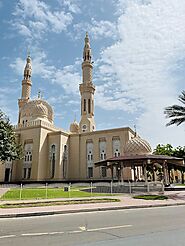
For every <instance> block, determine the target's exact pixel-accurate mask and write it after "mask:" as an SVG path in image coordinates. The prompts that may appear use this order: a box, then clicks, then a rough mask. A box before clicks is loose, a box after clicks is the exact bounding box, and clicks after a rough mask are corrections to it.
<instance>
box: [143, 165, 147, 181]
mask: <svg viewBox="0 0 185 246" xmlns="http://www.w3.org/2000/svg"><path fill="white" fill-rule="evenodd" d="M146 165H147V164H146V163H144V164H143V175H144V180H145V182H147V181H148V179H147V172H146Z"/></svg>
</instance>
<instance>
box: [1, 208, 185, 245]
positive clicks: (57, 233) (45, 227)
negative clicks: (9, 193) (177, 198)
mask: <svg viewBox="0 0 185 246" xmlns="http://www.w3.org/2000/svg"><path fill="white" fill-rule="evenodd" d="M0 245H1V246H9V245H11V246H23V245H26V246H38V245H39V246H42V245H50V246H55V245H57V246H58V245H62V246H69V245H70V246H79V245H80V246H95V245H96V246H105V245H106V246H113V245H114V246H132V245H134V246H135V245H136V246H146V245H147V246H148V245H150V246H153V245H157V246H174V245H176V246H184V245H185V206H174V207H163V208H150V209H149V208H148V209H130V210H117V211H105V212H91V213H78V214H65V215H53V216H42V217H29V218H12V219H0Z"/></svg>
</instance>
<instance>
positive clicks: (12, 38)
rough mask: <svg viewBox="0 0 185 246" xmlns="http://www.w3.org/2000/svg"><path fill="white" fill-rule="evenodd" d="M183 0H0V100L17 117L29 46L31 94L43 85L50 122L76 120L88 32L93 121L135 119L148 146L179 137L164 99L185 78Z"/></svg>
mask: <svg viewBox="0 0 185 246" xmlns="http://www.w3.org/2000/svg"><path fill="white" fill-rule="evenodd" d="M184 13H185V2H184V1H182V0H176V1H174V0H93V1H86V0H53V1H51V0H32V1H30V0H11V1H7V0H0V16H1V18H0V22H1V23H0V32H1V35H0V44H1V46H0V85H1V86H0V108H1V109H2V110H3V111H4V112H5V113H6V114H7V115H8V116H9V117H10V119H11V121H12V123H13V124H16V123H17V115H18V106H17V99H18V98H20V95H21V81H22V78H23V69H24V66H25V59H26V56H27V50H28V49H29V50H30V53H31V57H32V66H33V72H32V84H33V86H32V98H35V97H37V94H38V91H39V90H41V92H42V94H43V98H44V99H45V100H47V101H48V102H49V103H50V104H51V105H52V106H53V108H54V111H55V125H56V126H59V127H62V128H63V129H69V125H70V123H71V122H72V121H73V120H74V118H75V115H76V118H77V120H78V121H79V120H80V96H79V91H78V87H79V84H80V83H81V62H82V51H83V45H84V36H85V32H86V31H88V32H89V36H90V40H91V48H92V54H93V61H94V71H93V76H94V77H93V78H94V79H93V81H94V84H95V85H96V93H95V120H96V126H97V129H109V128H116V127H125V126H129V127H131V128H133V126H134V125H136V126H137V131H138V133H139V134H140V135H141V136H142V137H143V138H145V139H147V140H148V141H149V142H150V143H151V145H152V146H153V147H155V146H156V144H158V143H163V144H166V143H171V144H172V145H175V146H178V145H184V144H185V142H184V136H185V125H182V126H179V127H176V126H172V127H166V126H165V124H166V123H167V122H168V120H167V119H165V116H164V114H163V111H164V108H165V107H166V106H169V105H172V104H174V103H178V100H177V97H178V95H179V94H180V93H181V91H182V90H183V89H184V83H185V14H184Z"/></svg>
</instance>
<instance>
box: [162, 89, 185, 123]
mask: <svg viewBox="0 0 185 246" xmlns="http://www.w3.org/2000/svg"><path fill="white" fill-rule="evenodd" d="M178 99H179V101H180V102H181V103H182V104H184V105H185V91H182V94H181V95H180V96H179V98H178ZM164 113H165V114H166V118H170V119H171V118H172V119H171V120H170V122H168V123H167V124H166V126H170V125H173V124H176V125H177V126H178V125H180V124H182V123H183V122H185V106H179V105H172V106H169V107H166V108H165V111H164Z"/></svg>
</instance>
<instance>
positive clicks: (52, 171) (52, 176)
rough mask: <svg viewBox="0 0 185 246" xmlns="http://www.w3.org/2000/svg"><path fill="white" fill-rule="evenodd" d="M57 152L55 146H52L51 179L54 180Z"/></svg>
mask: <svg viewBox="0 0 185 246" xmlns="http://www.w3.org/2000/svg"><path fill="white" fill-rule="evenodd" d="M55 151H56V148H55V145H54V144H52V145H51V178H54V176H55V159H56V157H55V155H56V153H55Z"/></svg>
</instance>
